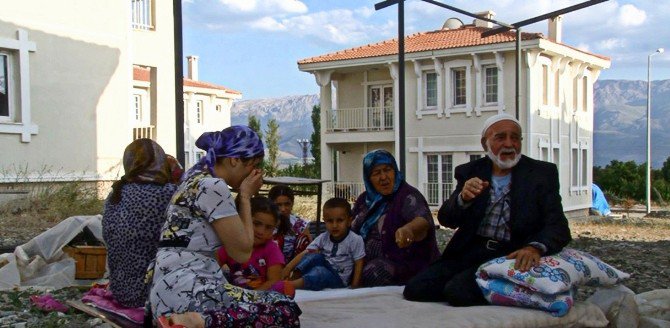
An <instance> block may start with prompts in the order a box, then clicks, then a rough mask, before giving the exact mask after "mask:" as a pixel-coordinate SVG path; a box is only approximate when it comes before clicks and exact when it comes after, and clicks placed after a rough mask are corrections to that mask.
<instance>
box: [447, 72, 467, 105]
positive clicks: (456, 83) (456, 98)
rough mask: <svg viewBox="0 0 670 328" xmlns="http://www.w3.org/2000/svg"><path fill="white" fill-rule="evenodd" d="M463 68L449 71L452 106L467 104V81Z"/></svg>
mask: <svg viewBox="0 0 670 328" xmlns="http://www.w3.org/2000/svg"><path fill="white" fill-rule="evenodd" d="M465 73H466V70H465V69H464V68H454V69H452V70H451V77H452V78H451V81H452V82H453V83H452V89H451V90H452V98H451V99H452V105H453V106H454V107H455V106H465V105H466V104H467V79H466V75H465Z"/></svg>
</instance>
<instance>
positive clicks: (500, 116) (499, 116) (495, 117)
mask: <svg viewBox="0 0 670 328" xmlns="http://www.w3.org/2000/svg"><path fill="white" fill-rule="evenodd" d="M500 121H512V122H514V123H516V125H518V126H519V129H521V123H519V120H517V119H516V118H515V117H514V116H512V115H510V114H507V113H501V114H496V115H493V116H491V117H489V118H487V119H486V121H484V128H482V138H483V137H484V136H485V135H486V130H488V129H489V128H490V127H491V125H493V124H496V123H498V122H500Z"/></svg>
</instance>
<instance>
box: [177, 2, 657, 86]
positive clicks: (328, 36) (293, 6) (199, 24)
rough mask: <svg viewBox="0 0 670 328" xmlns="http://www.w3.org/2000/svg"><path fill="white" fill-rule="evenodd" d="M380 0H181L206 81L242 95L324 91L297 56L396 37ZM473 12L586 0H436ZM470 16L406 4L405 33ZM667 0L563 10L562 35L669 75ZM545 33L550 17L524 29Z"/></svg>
mask: <svg viewBox="0 0 670 328" xmlns="http://www.w3.org/2000/svg"><path fill="white" fill-rule="evenodd" d="M380 1H381V0H302V1H298V0H183V2H182V3H183V15H184V55H185V56H186V55H198V56H199V57H200V65H199V66H200V72H199V74H200V80H203V81H208V82H212V83H217V84H220V85H223V86H226V87H229V88H232V89H235V90H238V91H241V92H242V93H243V99H259V98H274V97H281V96H288V95H303V94H313V93H318V87H317V85H316V83H315V81H314V78H313V76H312V75H311V74H308V73H304V72H300V71H299V70H298V66H297V64H296V62H297V61H298V60H299V59H303V58H307V57H312V56H317V55H321V54H325V53H329V52H333V51H337V50H341V49H346V48H350V47H355V46H360V45H364V44H368V43H373V42H378V41H381V40H385V39H391V38H394V37H396V36H397V30H398V27H397V21H396V18H397V10H396V7H395V6H394V7H389V8H386V9H383V10H380V11H375V10H374V4H375V3H377V2H380ZM437 1H440V2H443V3H445V4H449V5H451V6H454V7H458V8H461V9H463V10H466V11H470V12H478V11H484V10H493V11H494V12H495V13H496V16H495V19H498V20H500V21H503V22H507V23H514V22H517V21H520V20H523V19H526V18H530V17H534V16H537V15H539V14H543V13H546V12H550V11H554V10H557V9H561V8H564V7H567V6H570V5H573V4H576V3H580V2H583V0H577V1H573V0H481V1H471V0H437ZM450 17H457V18H459V19H461V20H462V21H463V22H465V23H471V22H472V19H471V18H469V17H466V16H462V15H459V14H457V13H454V12H451V11H449V10H447V9H444V8H440V7H437V6H434V5H432V4H428V3H425V2H423V1H419V0H407V1H406V4H405V33H406V34H410V33H414V32H420V31H430V30H436V29H439V28H441V26H442V24H443V23H444V21H445V20H446V19H447V18H450ZM667 17H670V1H666V0H663V1H660V0H628V1H625V0H622V1H614V0H610V1H607V2H604V3H601V4H598V5H595V6H593V7H590V8H587V9H583V10H581V11H578V12H573V13H569V14H567V15H565V16H564V17H563V41H564V42H565V43H567V44H569V45H572V46H575V47H578V48H581V49H584V50H587V51H590V52H594V53H597V54H602V55H606V56H609V57H610V58H611V59H612V67H611V68H610V69H608V70H605V71H603V72H602V73H601V75H600V79H629V80H646V79H647V56H648V55H649V54H650V53H653V52H654V51H655V50H656V49H657V48H665V49H666V50H668V51H666V53H664V54H662V55H656V56H654V57H652V65H653V68H652V79H653V80H659V79H670V49H669V48H670V27H668V25H669V23H668V18H667ZM524 31H528V32H542V33H545V34H546V31H547V24H546V22H540V23H536V24H534V25H530V26H528V27H526V28H525V29H524Z"/></svg>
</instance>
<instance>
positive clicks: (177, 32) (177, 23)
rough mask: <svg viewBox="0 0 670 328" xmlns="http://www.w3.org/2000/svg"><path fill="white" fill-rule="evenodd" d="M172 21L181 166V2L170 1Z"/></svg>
mask: <svg viewBox="0 0 670 328" xmlns="http://www.w3.org/2000/svg"><path fill="white" fill-rule="evenodd" d="M172 14H173V18H174V19H173V20H174V106H175V131H176V134H177V135H176V148H177V149H176V150H175V151H176V152H177V153H176V154H175V155H176V158H177V160H178V161H179V163H181V165H182V166H184V165H185V163H186V162H185V157H184V62H183V58H184V49H183V48H184V47H183V40H182V17H181V0H173V1H172Z"/></svg>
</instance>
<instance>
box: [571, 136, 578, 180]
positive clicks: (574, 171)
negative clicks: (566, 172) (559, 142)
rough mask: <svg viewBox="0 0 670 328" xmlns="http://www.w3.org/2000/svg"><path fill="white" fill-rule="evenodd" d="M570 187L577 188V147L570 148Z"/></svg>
mask: <svg viewBox="0 0 670 328" xmlns="http://www.w3.org/2000/svg"><path fill="white" fill-rule="evenodd" d="M570 163H571V165H570V177H571V178H570V186H571V187H573V188H576V187H578V186H579V147H576V146H575V145H573V146H572V161H570Z"/></svg>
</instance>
